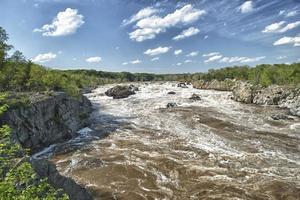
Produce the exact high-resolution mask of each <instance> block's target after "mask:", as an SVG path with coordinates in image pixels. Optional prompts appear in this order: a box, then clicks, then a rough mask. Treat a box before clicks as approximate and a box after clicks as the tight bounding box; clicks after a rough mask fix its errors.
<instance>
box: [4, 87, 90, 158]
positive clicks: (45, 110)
mask: <svg viewBox="0 0 300 200" xmlns="http://www.w3.org/2000/svg"><path fill="white" fill-rule="evenodd" d="M91 111H92V106H91V103H90V101H89V100H88V99H87V98H86V97H84V96H80V97H77V98H74V97H70V96H68V95H67V94H65V93H63V92H57V93H53V94H52V95H49V96H44V97H43V98H39V99H38V100H35V101H34V102H32V103H30V104H29V105H27V106H21V107H19V108H14V109H10V110H9V111H8V112H7V113H6V114H5V115H4V117H3V119H2V120H4V121H5V123H7V124H8V125H9V126H10V127H11V129H12V136H13V139H15V140H17V141H18V142H19V143H20V144H21V145H22V147H24V148H29V149H30V150H31V151H32V152H36V151H39V150H41V149H42V148H44V147H47V146H49V145H51V144H53V143H57V142H61V141H64V140H67V139H70V138H72V137H74V136H76V131H77V130H78V129H80V128H82V127H84V126H85V125H86V124H87V123H88V116H89V113H90V112H91Z"/></svg>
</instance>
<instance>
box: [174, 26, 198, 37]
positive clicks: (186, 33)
mask: <svg viewBox="0 0 300 200" xmlns="http://www.w3.org/2000/svg"><path fill="white" fill-rule="evenodd" d="M199 32H200V30H199V29H197V28H194V27H190V28H188V29H185V30H183V31H182V32H181V33H180V34H179V35H177V36H175V37H173V40H182V39H185V38H187V37H191V36H193V35H197V34H198V33H199Z"/></svg>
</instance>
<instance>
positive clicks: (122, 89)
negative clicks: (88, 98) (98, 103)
mask: <svg viewBox="0 0 300 200" xmlns="http://www.w3.org/2000/svg"><path fill="white" fill-rule="evenodd" d="M136 89H137V88H136V87H134V86H121V85H117V86H115V87H113V88H110V89H109V90H107V91H106V92H105V94H106V95H107V96H109V97H113V98H114V99H122V98H127V97H129V96H130V95H133V94H135V91H136Z"/></svg>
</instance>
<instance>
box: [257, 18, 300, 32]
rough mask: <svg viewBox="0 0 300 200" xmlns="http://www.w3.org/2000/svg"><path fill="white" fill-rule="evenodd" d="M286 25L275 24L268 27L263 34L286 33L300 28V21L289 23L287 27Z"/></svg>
mask: <svg viewBox="0 0 300 200" xmlns="http://www.w3.org/2000/svg"><path fill="white" fill-rule="evenodd" d="M284 24H286V22H285V21H281V22H277V23H273V24H271V25H269V26H266V27H265V29H264V30H263V31H262V32H263V33H284V32H287V31H289V30H292V29H294V28H297V27H298V26H300V21H296V22H293V23H289V24H287V25H285V26H284Z"/></svg>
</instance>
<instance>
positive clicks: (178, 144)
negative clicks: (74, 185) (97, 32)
mask: <svg viewBox="0 0 300 200" xmlns="http://www.w3.org/2000/svg"><path fill="white" fill-rule="evenodd" d="M112 86H113V85H106V86H103V87H99V88H97V89H96V90H94V91H93V93H90V94H87V95H86V96H87V97H88V98H89V99H90V100H91V102H92V103H93V106H94V108H95V111H94V112H93V114H92V116H91V119H92V121H93V123H92V125H91V126H90V127H86V128H85V129H83V130H81V131H80V134H81V135H80V137H78V138H76V139H74V140H72V141H69V142H67V143H65V144H60V147H59V148H56V150H55V151H56V152H55V151H54V152H53V151H52V154H53V155H52V157H51V160H52V161H53V162H54V163H56V165H57V167H58V170H59V171H60V172H61V173H62V174H64V175H65V176H69V177H72V178H73V179H74V180H76V181H77V182H79V183H80V184H82V185H84V186H85V187H86V188H87V189H88V190H89V191H90V192H91V193H92V195H93V196H94V198H95V199H125V200H127V199H128V200H135V199H164V200H169V199H172V200H173V199H174V200H185V199H299V198H300V120H299V118H296V117H294V119H293V120H279V121H274V120H272V119H271V118H270V116H271V115H272V114H274V113H285V112H287V111H285V110H281V109H278V108H275V107H270V106H254V105H246V104H241V103H238V102H235V101H233V100H231V98H230V95H231V93H230V92H220V91H212V90H198V89H194V88H192V87H191V86H190V87H189V88H180V87H177V86H176V83H172V82H169V83H149V84H145V83H139V84H136V86H138V87H139V91H138V92H136V94H135V95H132V96H130V97H129V98H126V99H112V98H110V97H107V96H105V95H104V92H105V91H106V90H107V89H109V88H111V87H112ZM169 91H174V92H175V93H176V94H175V95H169V94H167V93H168V92H169ZM193 93H195V94H198V95H199V96H200V97H201V100H200V101H192V100H190V99H189V97H191V95H192V94H193ZM171 102H174V103H176V104H177V105H178V107H175V108H166V105H167V104H168V103H171ZM70 146H71V147H72V148H70ZM62 149H63V150H62ZM43 153H45V152H43Z"/></svg>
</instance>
